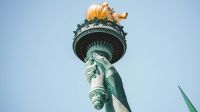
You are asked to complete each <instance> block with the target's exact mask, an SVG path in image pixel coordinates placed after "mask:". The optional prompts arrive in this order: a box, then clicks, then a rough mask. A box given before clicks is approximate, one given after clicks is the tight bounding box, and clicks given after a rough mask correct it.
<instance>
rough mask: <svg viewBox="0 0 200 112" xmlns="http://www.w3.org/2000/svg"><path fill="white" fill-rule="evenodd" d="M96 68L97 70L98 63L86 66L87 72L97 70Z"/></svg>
mask: <svg viewBox="0 0 200 112" xmlns="http://www.w3.org/2000/svg"><path fill="white" fill-rule="evenodd" d="M95 70H96V65H95V64H93V65H88V66H86V74H87V73H88V72H91V71H95Z"/></svg>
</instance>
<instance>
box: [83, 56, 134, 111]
mask: <svg viewBox="0 0 200 112" xmlns="http://www.w3.org/2000/svg"><path fill="white" fill-rule="evenodd" d="M86 68H87V70H86V75H87V77H90V76H92V75H95V72H97V71H100V74H104V76H100V75H99V76H96V77H102V78H99V79H98V82H104V84H103V86H104V87H105V90H106V92H107V93H108V98H107V99H106V101H105V109H106V112H131V110H130V107H129V105H128V102H127V99H126V95H125V92H124V88H123V84H122V80H121V77H120V75H119V74H118V72H117V71H116V69H115V68H114V66H113V65H112V64H111V63H110V62H109V61H108V60H107V59H106V58H105V57H103V56H100V55H98V54H97V53H94V54H93V58H91V59H89V61H88V62H86ZM103 71H104V73H102V72H103ZM103 77H104V78H103ZM100 80H104V81H100ZM94 84H95V83H94Z"/></svg>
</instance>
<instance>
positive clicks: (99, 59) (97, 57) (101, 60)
mask: <svg viewBox="0 0 200 112" xmlns="http://www.w3.org/2000/svg"><path fill="white" fill-rule="evenodd" d="M93 58H94V60H95V61H97V62H98V63H100V64H102V65H103V66H104V67H105V68H107V67H108V66H111V63H110V62H109V61H108V60H107V59H106V58H105V57H103V56H100V55H98V54H97V53H94V54H93Z"/></svg>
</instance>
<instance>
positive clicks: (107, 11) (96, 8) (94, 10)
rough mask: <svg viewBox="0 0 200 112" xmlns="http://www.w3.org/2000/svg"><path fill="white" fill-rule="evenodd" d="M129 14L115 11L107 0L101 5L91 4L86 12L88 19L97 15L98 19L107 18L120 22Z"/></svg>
mask: <svg viewBox="0 0 200 112" xmlns="http://www.w3.org/2000/svg"><path fill="white" fill-rule="evenodd" d="M127 16H128V13H127V12H125V13H123V14H119V13H115V12H114V11H113V9H111V8H110V7H109V6H108V3H106V2H104V3H102V4H101V5H91V6H90V7H89V8H88V10H87V12H86V19H87V20H88V21H90V20H92V19H94V18H95V17H96V18H97V19H105V18H107V19H108V20H109V21H117V23H119V22H120V21H121V20H122V19H126V18H127Z"/></svg>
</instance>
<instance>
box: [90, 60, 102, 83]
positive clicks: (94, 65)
mask: <svg viewBox="0 0 200 112" xmlns="http://www.w3.org/2000/svg"><path fill="white" fill-rule="evenodd" d="M96 74H98V75H104V71H103V68H101V65H99V63H98V62H96V61H95V60H94V59H93V58H89V59H88V61H87V62H86V77H87V80H88V81H89V82H90V79H91V78H93V77H96Z"/></svg>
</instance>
